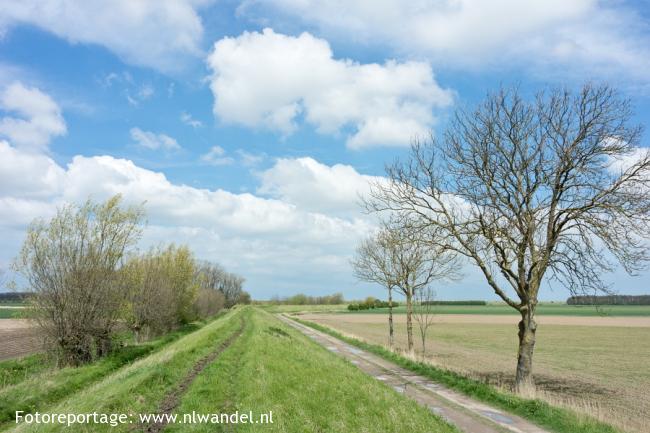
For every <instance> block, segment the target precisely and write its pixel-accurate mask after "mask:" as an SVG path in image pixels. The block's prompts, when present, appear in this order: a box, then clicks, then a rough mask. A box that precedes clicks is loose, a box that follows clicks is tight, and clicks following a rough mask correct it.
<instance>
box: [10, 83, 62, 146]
mask: <svg viewBox="0 0 650 433" xmlns="http://www.w3.org/2000/svg"><path fill="white" fill-rule="evenodd" d="M0 109H1V110H2V111H4V112H6V113H7V114H8V115H7V116H5V117H3V118H2V119H0V135H4V136H5V137H7V138H8V139H9V141H11V142H12V143H13V144H14V145H16V146H19V147H21V148H25V149H30V150H33V151H42V150H45V149H47V146H48V144H49V142H50V139H51V138H52V137H55V136H59V135H63V134H65V133H66V124H65V121H64V120H63V115H62V114H61V109H60V108H59V106H58V105H57V103H56V102H54V100H53V99H52V98H51V97H50V96H49V95H47V94H46V93H43V92H42V91H40V90H39V89H37V88H35V87H26V86H24V85H23V84H22V83H20V82H14V83H13V84H10V85H9V86H8V87H7V88H5V89H4V91H2V93H1V94H0ZM15 115H17V116H19V117H14V116H15Z"/></svg>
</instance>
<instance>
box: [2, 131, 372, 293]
mask: <svg viewBox="0 0 650 433" xmlns="http://www.w3.org/2000/svg"><path fill="white" fill-rule="evenodd" d="M0 157H1V158H2V159H0V179H2V180H3V182H0V238H2V239H5V240H8V241H7V242H9V243H5V244H4V245H3V249H2V250H1V251H0V254H1V256H0V260H9V259H10V256H11V255H13V254H15V253H16V252H17V251H18V248H19V246H20V244H19V243H20V240H21V236H19V235H17V234H16V233H18V232H17V231H19V230H24V229H25V227H26V226H27V224H28V223H29V222H30V221H31V220H32V219H33V218H35V217H46V218H49V217H51V215H52V214H53V212H54V210H55V208H56V206H59V205H61V204H63V203H64V202H81V201H83V200H85V199H87V198H88V197H89V196H91V197H93V198H94V199H95V200H104V199H106V198H108V197H110V196H112V195H113V194H117V193H120V194H122V195H123V197H124V199H125V201H126V202H127V203H130V204H140V203H143V202H144V206H145V209H146V212H147V220H148V226H147V228H146V230H145V234H144V240H143V243H142V245H141V246H142V247H143V248H146V247H147V246H148V245H152V244H158V243H161V242H170V241H174V242H177V243H187V244H189V245H190V246H191V247H192V248H193V249H194V250H195V251H196V253H197V255H198V257H200V258H203V259H209V260H216V261H220V262H222V263H223V264H224V265H226V266H227V267H229V268H230V269H232V270H233V271H236V272H239V273H241V274H243V275H245V276H246V277H247V279H248V280H249V285H248V287H249V288H250V289H252V291H253V293H254V294H255V295H256V296H271V295H273V294H274V293H276V292H275V291H276V290H281V291H285V290H295V291H298V290H302V291H304V290H310V289H311V290H319V291H321V292H331V291H334V290H340V289H342V288H344V287H347V286H349V285H350V284H352V278H351V274H350V273H349V272H346V271H345V269H346V267H347V266H348V259H349V256H350V254H351V253H352V252H353V250H354V247H355V244H356V242H357V240H358V239H359V238H360V237H362V236H364V235H366V234H367V233H368V232H369V231H370V230H371V228H372V223H371V222H370V221H369V220H366V219H364V218H363V217H362V216H360V215H347V216H338V215H336V212H332V213H325V212H324V211H323V212H318V211H317V207H316V206H309V205H307V201H306V200H305V199H304V198H303V199H300V196H301V195H302V194H303V193H304V194H307V191H306V190H303V191H301V192H298V191H297V190H295V189H293V188H289V189H288V190H287V191H285V192H283V193H282V194H280V193H278V196H279V195H282V196H283V197H285V198H287V200H284V199H276V198H264V197H259V196H256V195H253V194H235V193H231V192H228V191H225V190H222V189H216V190H209V189H200V188H194V187H191V186H188V185H182V184H174V183H172V182H170V181H169V180H168V179H167V178H166V177H165V175H164V174H162V173H160V172H155V171H151V170H147V169H143V168H141V167H138V166H136V165H135V164H134V163H133V162H132V161H129V160H125V159H117V158H113V157H111V156H95V157H84V156H76V157H74V158H73V159H72V161H71V162H70V163H69V164H68V165H67V167H66V168H64V167H61V166H58V165H57V164H56V163H55V162H54V161H53V160H52V159H50V158H49V157H47V156H43V155H37V154H34V153H23V152H21V151H20V150H17V149H14V148H12V147H11V146H10V145H8V144H7V143H0ZM6 157H8V159H6ZM4 161H8V162H7V163H6V164H5V163H4ZM286 162H287V163H290V161H288V160H287V161H286ZM12 163H13V164H16V165H19V166H20V167H18V168H20V169H21V170H22V175H21V176H17V177H15V178H14V181H13V183H5V182H4V180H5V179H8V178H10V177H11V175H12V173H14V172H13V171H12V170H16V169H18V168H13V167H12ZM313 164H314V165H315V166H319V167H320V169H319V170H316V171H315V172H314V173H310V174H309V175H308V176H321V175H322V176H325V177H326V179H325V180H323V181H322V182H323V183H330V182H332V181H331V180H330V179H329V178H327V177H328V176H329V175H328V174H327V169H328V167H326V166H322V165H320V164H318V163H317V162H315V161H314V163H313ZM331 170H333V171H335V172H337V173H340V174H342V175H345V176H352V177H354V175H353V173H352V171H353V170H352V169H340V168H336V167H332V168H331ZM48 172H49V174H46V173H48ZM286 182H288V183H293V182H295V183H299V184H302V183H305V182H306V183H307V184H309V185H312V186H313V189H312V195H318V194H323V193H324V190H323V189H322V188H321V187H320V184H321V182H319V181H318V180H315V179H309V178H307V179H301V178H300V177H299V176H296V177H294V178H292V179H286ZM46 184H47V187H46V188H44V189H41V187H43V186H46ZM339 192H340V189H339ZM326 195H327V194H326ZM345 195H346V196H349V194H347V193H346V194H345ZM323 200H324V201H327V202H330V201H332V200H333V198H332V197H327V196H326V197H323ZM323 209H325V207H323Z"/></svg>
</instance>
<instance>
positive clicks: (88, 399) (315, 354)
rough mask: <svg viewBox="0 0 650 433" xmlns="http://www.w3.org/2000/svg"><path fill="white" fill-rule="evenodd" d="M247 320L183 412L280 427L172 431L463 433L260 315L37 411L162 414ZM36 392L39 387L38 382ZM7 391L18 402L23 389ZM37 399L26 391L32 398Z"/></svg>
mask: <svg viewBox="0 0 650 433" xmlns="http://www.w3.org/2000/svg"><path fill="white" fill-rule="evenodd" d="M240 320H243V321H244V323H245V327H244V332H243V333H242V335H241V336H240V337H239V338H238V339H236V340H235V341H234V342H233V344H232V345H231V346H230V347H229V348H228V349H226V350H225V351H224V352H223V353H221V355H220V356H219V357H217V358H216V360H215V361H214V362H213V363H211V364H209V365H207V366H206V369H205V370H203V371H202V372H201V373H200V374H198V375H197V376H196V378H195V380H194V382H193V383H192V384H191V385H190V386H189V388H187V391H186V392H185V394H183V396H182V398H181V400H180V406H179V407H178V408H177V410H176V411H175V412H176V413H191V412H192V411H196V412H198V413H215V412H227V413H230V412H234V411H236V410H239V411H240V412H248V411H249V410H250V411H252V412H253V413H254V414H256V415H257V414H260V413H268V412H269V411H271V412H272V413H273V421H274V423H273V424H267V425H263V426H262V425H256V424H248V425H243V424H239V425H237V426H234V425H216V426H215V425H208V424H203V425H201V424H197V425H187V424H185V425H170V426H168V428H167V429H166V430H165V431H171V432H185V431H205V432H215V431H237V432H252V431H256V432H257V431H265V432H301V433H302V432H305V431H309V432H341V433H343V432H360V433H364V432H366V433H370V432H395V433H410V432H437V433H458V430H457V429H456V428H454V427H452V426H450V425H448V424H447V423H445V422H444V421H442V420H441V419H440V418H438V417H437V416H435V415H434V414H432V413H431V412H430V411H429V410H428V409H426V408H424V407H422V406H420V405H417V404H414V402H413V401H412V400H410V399H408V398H407V397H404V396H402V395H400V394H399V393H397V392H396V391H394V390H393V389H392V388H390V387H388V386H387V385H385V384H383V383H381V382H379V381H376V380H374V379H372V378H370V377H369V376H367V375H365V374H364V373H362V372H361V371H359V370H358V369H357V368H356V367H355V366H353V365H352V364H350V363H349V362H347V361H345V360H344V359H342V358H340V357H337V356H336V355H334V354H332V353H330V352H328V351H327V350H326V349H324V348H322V347H321V346H319V345H318V344H316V343H314V342H312V341H311V340H309V339H308V338H306V337H305V336H304V335H302V334H301V333H299V332H297V331H295V330H294V329H292V328H290V327H288V326H286V325H285V324H283V323H282V322H280V321H279V320H278V319H277V318H275V317H273V316H272V315H270V314H268V313H265V312H264V311H262V310H260V309H257V308H254V307H243V308H237V309H235V310H234V311H232V312H230V313H228V314H227V315H226V316H224V317H221V318H220V319H217V320H216V321H214V322H211V323H210V324H208V325H206V326H204V327H203V328H201V329H199V330H198V331H196V332H193V333H191V334H189V335H186V336H184V337H182V338H181V339H179V340H177V341H175V342H173V343H171V344H167V345H165V346H163V347H162V348H161V349H160V350H158V351H156V352H155V353H152V354H150V355H149V356H146V357H142V358H141V359H139V360H137V361H135V362H133V363H130V364H128V365H125V366H122V367H121V368H119V369H117V370H115V371H113V372H112V373H110V374H108V375H105V377H103V378H102V379H100V380H96V381H94V382H90V383H88V384H86V386H83V387H82V388H81V389H78V390H76V391H75V392H73V393H71V394H70V395H68V396H67V397H66V398H64V399H61V400H60V401H58V402H57V403H53V404H52V403H51V404H45V403H38V406H39V407H38V409H39V410H40V411H41V412H45V411H46V412H48V413H91V412H98V413H126V414H137V413H154V412H156V411H157V409H158V408H159V407H160V404H161V402H162V401H163V399H164V398H165V396H166V395H167V394H168V393H170V392H171V391H173V390H175V389H177V387H178V384H179V383H180V382H181V381H182V380H183V378H185V377H186V375H187V374H188V372H189V371H191V370H192V367H193V366H194V365H195V364H196V362H197V361H198V360H199V359H201V358H202V357H204V356H205V355H206V354H208V353H210V352H211V351H213V350H214V349H215V348H216V347H217V346H218V345H219V344H220V342H222V341H224V340H225V339H226V338H228V337H229V336H230V335H232V334H233V333H234V332H235V331H236V330H237V329H238V328H239V327H240V323H241V322H240ZM28 381H31V380H28ZM33 384H34V385H35V386H38V382H36V383H33ZM66 384H67V382H62V383H59V386H64V387H65V386H66ZM7 390H8V391H9V390H13V391H14V394H16V389H15V387H8V388H7ZM29 392H30V391H29V390H28V389H23V390H22V393H23V394H25V393H29ZM31 392H32V393H38V392H39V390H38V388H37V389H34V390H32V391H31ZM10 395H13V394H10ZM1 398H2V397H0V401H4V400H1ZM12 398H14V397H12ZM18 408H20V410H28V411H30V412H32V413H33V411H34V410H35V408H30V407H26V406H25V405H16V404H13V407H12V409H13V410H15V409H18ZM136 419H137V418H136ZM5 427H6V428H11V430H10V431H16V432H24V431H29V432H32V431H38V432H54V431H56V432H58V431H75V432H103V431H111V432H131V431H134V430H135V431H139V430H141V429H142V427H141V426H138V425H137V424H122V425H118V426H117V427H110V426H108V425H83V426H74V427H73V428H72V430H71V429H70V428H67V427H65V426H63V425H54V424H49V425H40V426H35V425H26V424H20V425H18V426H14V425H5Z"/></svg>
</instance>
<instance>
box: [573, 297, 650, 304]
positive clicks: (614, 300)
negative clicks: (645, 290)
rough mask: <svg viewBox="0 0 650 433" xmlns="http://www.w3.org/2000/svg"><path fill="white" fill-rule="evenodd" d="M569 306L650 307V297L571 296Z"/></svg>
mask: <svg viewBox="0 0 650 433" xmlns="http://www.w3.org/2000/svg"><path fill="white" fill-rule="evenodd" d="M566 303H567V305H650V295H638V296H634V295H605V296H592V295H591V296H571V297H570V298H569V299H567V300H566Z"/></svg>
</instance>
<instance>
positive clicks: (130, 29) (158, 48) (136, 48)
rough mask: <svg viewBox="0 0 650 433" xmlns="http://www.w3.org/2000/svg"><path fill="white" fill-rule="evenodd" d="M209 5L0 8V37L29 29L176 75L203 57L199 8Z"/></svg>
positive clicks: (26, 4)
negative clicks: (191, 60)
mask: <svg viewBox="0 0 650 433" xmlns="http://www.w3.org/2000/svg"><path fill="white" fill-rule="evenodd" d="M209 2H210V1H209V0H157V1H154V0H145V1H132V0H114V1H110V2H106V1H82V2H70V1H68V0H22V1H19V2H3V5H2V8H0V33H2V32H6V31H7V30H8V29H10V28H11V27H12V26H15V25H18V24H23V23H25V24H30V25H34V26H37V27H40V28H42V29H44V30H46V31H49V32H52V33H54V34H55V35H57V36H59V37H61V38H64V39H66V40H67V41H69V42H71V43H91V44H99V45H102V46H104V47H106V48H108V49H109V50H111V51H113V52H115V53H116V54H117V55H118V56H120V57H121V58H122V59H123V60H124V61H126V62H128V63H131V64H135V65H141V66H150V67H154V68H157V69H160V70H163V71H169V72H174V71H177V70H178V69H179V68H181V67H182V64H183V62H182V60H183V58H185V57H187V56H198V55H200V54H201V49H200V42H201V38H202V36H203V26H202V24H201V19H200V17H199V15H198V13H197V8H198V7H200V6H202V5H204V4H206V3H209Z"/></svg>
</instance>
